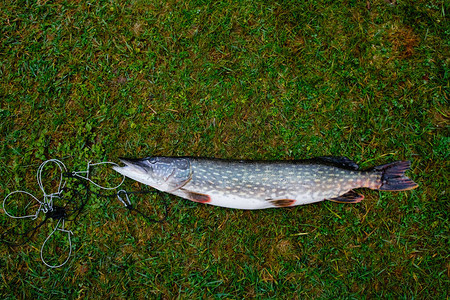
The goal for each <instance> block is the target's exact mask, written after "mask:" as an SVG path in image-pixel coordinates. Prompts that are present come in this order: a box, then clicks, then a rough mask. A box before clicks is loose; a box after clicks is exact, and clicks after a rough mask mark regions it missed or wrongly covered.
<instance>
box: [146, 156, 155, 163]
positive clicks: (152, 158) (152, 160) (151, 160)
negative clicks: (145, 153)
mask: <svg viewBox="0 0 450 300" xmlns="http://www.w3.org/2000/svg"><path fill="white" fill-rule="evenodd" d="M156 161H157V160H156V158H155V157H150V158H149V159H148V162H149V163H150V164H156Z"/></svg>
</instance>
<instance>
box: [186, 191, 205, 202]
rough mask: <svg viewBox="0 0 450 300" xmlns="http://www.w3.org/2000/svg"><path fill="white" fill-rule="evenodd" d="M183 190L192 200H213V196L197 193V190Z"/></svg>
mask: <svg viewBox="0 0 450 300" xmlns="http://www.w3.org/2000/svg"><path fill="white" fill-rule="evenodd" d="M182 190H183V192H184V194H185V196H186V198H187V199H189V200H191V201H194V202H198V203H208V202H211V197H210V196H209V195H206V194H201V193H196V192H191V191H188V190H184V189H182Z"/></svg>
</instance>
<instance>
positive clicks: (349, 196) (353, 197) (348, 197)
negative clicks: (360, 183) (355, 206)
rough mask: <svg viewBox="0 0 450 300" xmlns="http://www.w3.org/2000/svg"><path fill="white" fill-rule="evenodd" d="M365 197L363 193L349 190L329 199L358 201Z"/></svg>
mask: <svg viewBox="0 0 450 300" xmlns="http://www.w3.org/2000/svg"><path fill="white" fill-rule="evenodd" d="M363 199H364V196H363V195H360V194H358V193H356V192H355V191H353V190H352V191H349V192H347V193H345V194H343V195H340V196H338V197H334V198H330V199H328V200H330V201H333V202H338V203H358V202H361V201H362V200H363Z"/></svg>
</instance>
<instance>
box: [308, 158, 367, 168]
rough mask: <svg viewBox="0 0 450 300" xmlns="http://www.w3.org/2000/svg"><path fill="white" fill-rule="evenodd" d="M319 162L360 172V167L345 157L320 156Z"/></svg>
mask: <svg viewBox="0 0 450 300" xmlns="http://www.w3.org/2000/svg"><path fill="white" fill-rule="evenodd" d="M317 160H319V161H321V162H323V163H325V164H330V165H333V166H336V167H340V168H345V169H349V170H358V169H359V166H358V164H357V163H355V162H354V161H353V160H351V159H350V158H348V157H345V156H320V157H317Z"/></svg>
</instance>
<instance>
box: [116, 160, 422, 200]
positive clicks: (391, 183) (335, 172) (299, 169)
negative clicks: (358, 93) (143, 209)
mask: <svg viewBox="0 0 450 300" xmlns="http://www.w3.org/2000/svg"><path fill="white" fill-rule="evenodd" d="M121 160H122V162H123V163H124V164H125V166H124V167H114V169H115V170H116V171H118V172H119V173H121V174H123V175H125V176H127V177H129V178H132V179H134V180H137V181H139V182H142V183H144V184H147V185H150V186H152V187H154V188H156V189H159V190H161V191H164V192H169V193H171V194H174V195H177V196H180V197H182V198H186V199H189V200H192V201H195V202H201V203H208V204H212V205H217V206H223V207H229V208H239V209H263V208H270V207H287V206H295V205H301V204H308V203H314V202H319V201H323V200H331V201H336V202H347V203H357V202H360V201H361V200H362V199H363V198H364V197H363V196H362V195H359V194H357V193H356V192H354V191H353V189H356V188H370V189H379V190H392V191H398V190H409V189H413V188H415V187H417V184H416V183H414V182H413V181H412V180H410V179H409V178H408V177H406V176H405V175H404V172H405V171H406V170H407V169H408V168H409V166H410V162H408V161H399V162H394V163H391V164H387V165H382V166H378V167H374V168H372V169H369V170H359V167H358V165H357V164H356V163H354V162H353V161H351V160H350V159H348V158H345V157H320V158H315V159H307V160H295V161H251V160H222V159H208V158H196V157H149V158H144V159H121Z"/></svg>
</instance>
